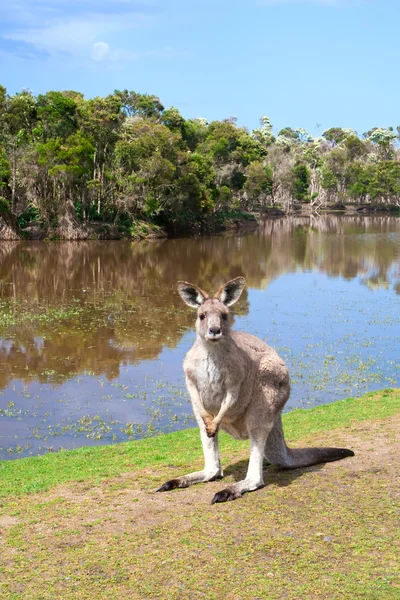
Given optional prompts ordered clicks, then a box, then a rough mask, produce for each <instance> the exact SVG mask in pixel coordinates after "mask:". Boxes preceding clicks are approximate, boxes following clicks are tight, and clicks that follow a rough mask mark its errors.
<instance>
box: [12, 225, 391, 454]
mask: <svg viewBox="0 0 400 600" xmlns="http://www.w3.org/2000/svg"><path fill="white" fill-rule="evenodd" d="M299 271H300V272H307V271H313V272H316V273H325V274H327V275H328V276H329V277H333V278H335V277H342V278H344V279H345V280H351V279H354V278H357V279H358V280H359V281H360V282H361V283H362V284H363V285H365V286H367V287H368V288H369V289H370V290H375V289H388V293H392V294H393V292H394V293H395V294H399V292H400V219H399V218H396V217H392V216H387V217H386V216H384V217H382V216H379V217H375V216H373V217H370V216H368V217H365V216H349V217H339V216H335V215H327V216H321V217H291V218H289V217H287V218H284V219H277V220H271V219H265V220H263V221H262V222H261V223H260V227H259V230H258V232H256V233H254V234H248V235H243V236H240V235H232V236H217V237H209V238H191V239H175V240H163V241H156V242H151V243H147V242H140V243H129V242H111V241H107V242H75V243H74V242H71V243H68V242H65V243H44V242H29V243H24V242H1V243H0V364H1V367H0V389H3V390H5V391H6V393H5V395H4V396H3V400H4V403H5V406H7V401H8V398H9V397H10V385H12V384H13V385H15V382H18V381H20V382H24V383H25V384H29V383H32V382H39V383H41V384H49V383H50V384H56V385H59V384H62V383H63V382H67V381H70V380H72V379H73V378H76V377H77V376H79V375H82V374H88V375H90V376H91V377H92V378H96V377H97V378H99V377H102V376H105V377H106V378H107V380H108V381H109V382H112V381H117V382H118V380H119V377H120V373H121V368H122V367H124V366H129V365H139V363H141V361H149V360H150V359H157V357H159V356H160V354H161V353H162V351H163V349H173V348H175V347H176V346H177V345H178V344H179V342H180V340H181V339H182V336H183V335H184V334H185V333H186V332H188V331H189V330H191V329H192V326H193V315H192V314H191V312H190V311H188V310H187V309H186V307H184V306H183V305H182V302H181V300H180V298H179V297H178V294H177V293H176V281H177V280H178V279H184V280H186V281H191V282H194V283H196V284H198V285H200V286H201V287H204V288H205V289H206V290H213V289H217V288H218V287H219V286H220V285H221V283H222V282H224V281H226V280H228V279H231V278H233V277H236V276H238V275H244V276H245V277H246V280H247V285H248V288H250V289H265V288H267V287H268V285H269V283H270V282H271V281H272V280H274V279H277V278H279V277H280V276H282V275H283V274H288V273H293V272H299ZM249 310H250V307H249V301H248V295H247V293H246V294H244V295H243V300H242V301H241V302H240V305H239V306H238V308H237V309H236V314H237V315H242V316H243V315H247V314H248V312H249ZM260 318H261V317H260ZM262 318H263V319H265V318H267V316H265V315H264V316H263V317H262ZM261 325H263V323H260V326H261ZM182 356H183V353H181V354H180V356H179V362H180V360H181V358H182ZM179 367H180V364H179V365H178V367H177V368H179ZM135 372H137V371H135ZM139 379H140V378H139ZM86 382H87V385H88V387H89V389H90V378H89V379H88V380H86ZM3 400H1V402H3ZM2 406H3V405H2V404H0V408H1V407H2ZM0 417H2V418H8V417H7V415H6V414H5V413H4V409H3V413H0ZM9 427H11V428H12V427H13V424H12V423H8V428H9ZM0 432H1V430H0ZM0 435H1V433H0ZM5 437H8V436H7V435H6V436H5ZM78 437H79V436H78ZM80 443H85V442H84V441H81V442H80ZM0 446H4V444H2V443H1V440H0Z"/></svg>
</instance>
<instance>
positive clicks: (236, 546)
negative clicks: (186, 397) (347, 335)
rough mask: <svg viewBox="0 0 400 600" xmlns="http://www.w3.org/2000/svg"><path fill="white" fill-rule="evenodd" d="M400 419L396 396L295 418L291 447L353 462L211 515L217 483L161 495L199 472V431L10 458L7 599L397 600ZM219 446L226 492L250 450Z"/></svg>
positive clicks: (3, 581)
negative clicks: (347, 453)
mask: <svg viewBox="0 0 400 600" xmlns="http://www.w3.org/2000/svg"><path fill="white" fill-rule="evenodd" d="M399 415H400V390H384V391H382V392H377V393H369V394H366V395H364V396H362V397H361V398H350V399H347V400H343V401H340V402H336V403H334V404H330V405H324V406H321V407H318V408H314V409H310V410H296V411H293V412H292V413H289V414H287V415H285V417H284V426H285V432H286V437H287V438H288V439H289V440H290V441H291V442H296V441H298V442H300V443H304V444H307V445H308V444H315V445H317V444H318V445H320V444H321V443H322V444H326V445H335V444H338V445H339V444H340V445H342V444H343V445H346V446H348V447H349V446H351V447H354V449H355V450H356V456H355V457H354V458H351V459H346V460H345V461H340V462H337V463H330V464H328V465H325V466H322V465H321V466H320V465H317V466H316V467H312V468H309V469H296V470H294V471H278V470H276V469H273V468H268V473H267V481H268V483H267V485H266V487H265V488H264V489H262V490H258V491H257V492H254V493H252V494H247V495H245V496H244V497H243V498H242V499H240V500H237V501H235V502H228V503H226V504H221V505H218V504H217V505H213V506H211V505H210V500H211V498H212V496H213V495H214V493H215V491H217V490H218V489H221V487H222V486H223V485H224V484H223V483H221V482H214V483H209V484H207V485H199V486H193V487H190V488H188V489H184V490H176V491H174V492H171V493H168V494H153V493H152V492H153V491H154V489H155V488H156V486H158V485H159V484H160V483H162V482H163V481H165V480H166V479H167V478H170V477H171V476H174V475H179V474H182V473H183V472H187V470H188V469H193V468H198V467H201V463H202V457H201V450H200V444H199V442H198V432H197V431H196V430H186V431H181V432H177V433H174V434H168V435H161V436H159V437H156V438H152V439H144V440H140V441H135V442H128V443H124V444H117V445H114V446H104V447H96V448H82V449H79V450H74V451H65V452H61V453H57V454H48V455H44V456H40V457H34V458H26V459H16V460H11V461H7V462H2V463H0V481H1V486H0V491H1V494H2V498H1V499H0V548H1V557H2V560H1V562H0V598H1V600H25V599H29V600H31V599H33V600H53V599H54V600H55V599H58V598H62V599H63V600H75V599H79V600H92V599H93V598H96V600H125V599H126V598H129V599H130V600H131V599H133V600H134V599H143V600H149V599H152V598H160V599H164V598H171V599H176V600H178V599H179V600H180V599H186V598H187V599H189V598H194V599H196V598H199V599H200V598H202V599H203V598H205V599H210V600H219V599H221V600H222V599H223V600H258V599H263V600H264V599H281V598H287V599H289V600H316V599H321V598H323V599H327V600H328V599H329V600H347V599H348V598H352V599H355V600H358V599H365V600H394V599H395V598H400V579H399V571H398V556H399V551H400V548H399V536H398V513H399V501H398V499H399V491H400V490H399V488H398V483H396V476H397V474H398V473H397V469H398V460H399V457H400V443H399V439H398V428H399V426H400V418H399ZM221 438H222V439H221V450H222V456H223V463H224V466H225V467H227V468H226V469H225V474H226V480H227V482H228V483H229V482H230V481H232V480H237V479H238V478H242V477H243V476H244V473H245V469H246V465H247V459H248V444H246V443H241V442H235V441H233V440H231V439H230V438H228V436H221ZM300 440H301V441H300ZM396 486H397V487H396ZM34 492H36V493H34Z"/></svg>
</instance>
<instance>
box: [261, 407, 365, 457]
mask: <svg viewBox="0 0 400 600" xmlns="http://www.w3.org/2000/svg"><path fill="white" fill-rule="evenodd" d="M347 456H354V452H353V451H352V450H348V449H347V448H288V447H287V445H286V442H285V439H284V437H283V430H282V420H281V417H280V416H279V417H278V419H277V420H276V422H275V424H274V426H273V428H272V430H271V432H270V434H269V436H268V439H267V443H266V445H265V458H266V459H267V460H268V462H270V463H271V464H272V465H276V466H278V467H282V468H284V469H296V468H298V467H310V466H312V465H317V464H319V463H325V462H332V461H334V460H341V459H342V458H346V457H347Z"/></svg>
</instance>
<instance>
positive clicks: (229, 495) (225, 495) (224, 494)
mask: <svg viewBox="0 0 400 600" xmlns="http://www.w3.org/2000/svg"><path fill="white" fill-rule="evenodd" d="M241 495H242V494H241V492H237V491H235V490H233V489H231V488H225V489H224V490H221V491H220V492H217V493H216V494H215V496H214V498H213V499H212V500H211V504H216V503H217V502H228V500H236V499H237V498H240V497H241Z"/></svg>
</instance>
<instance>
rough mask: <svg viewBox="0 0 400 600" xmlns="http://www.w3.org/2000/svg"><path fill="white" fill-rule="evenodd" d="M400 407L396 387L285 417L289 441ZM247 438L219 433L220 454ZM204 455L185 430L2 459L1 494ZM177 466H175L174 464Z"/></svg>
mask: <svg viewBox="0 0 400 600" xmlns="http://www.w3.org/2000/svg"><path fill="white" fill-rule="evenodd" d="M399 412H400V390H399V389H388V390H383V391H380V392H371V393H368V394H365V395H364V396H362V397H360V398H348V399H346V400H341V401H338V402H334V403H332V404H325V405H322V406H318V407H315V408H311V409H308V410H304V409H301V410H294V411H292V412H290V413H287V414H285V415H284V416H283V423H284V429H285V437H286V439H287V440H288V441H289V442H296V441H297V440H298V439H300V438H302V437H305V436H309V435H312V434H316V433H320V432H324V431H331V430H332V429H338V428H341V427H344V426H348V425H351V423H352V422H359V421H364V420H376V419H382V418H384V417H388V416H391V415H393V414H396V413H399ZM247 445H248V442H240V441H237V440H234V439H232V438H231V437H230V436H228V435H227V434H225V433H221V435H220V448H221V452H222V454H229V453H230V452H231V453H232V452H235V451H237V450H239V449H241V448H243V447H244V446H247ZM201 457H202V451H201V444H200V439H199V434H198V430H197V429H187V430H183V431H178V432H175V433H170V434H162V435H159V436H157V437H153V438H146V439H142V440H136V441H133V442H125V443H122V444H115V445H109V446H100V447H83V448H79V449H76V450H68V451H61V452H58V453H54V454H51V453H49V454H45V455H42V456H35V457H29V458H21V459H15V460H10V461H1V462H0V480H1V486H0V498H3V499H4V498H7V497H12V496H15V497H21V496H23V495H25V494H30V493H34V492H39V491H45V490H48V489H50V488H51V487H53V486H55V485H58V484H60V483H65V482H71V481H76V482H86V481H91V482H97V481H101V480H102V479H104V478H107V477H114V476H117V475H120V474H121V473H125V472H128V471H132V470H135V469H143V468H147V467H156V468H157V466H160V467H161V466H165V465H172V467H173V469H175V468H177V467H178V468H179V467H180V466H184V465H187V464H188V463H192V462H193V461H196V460H199V459H201ZM178 470H179V469H178Z"/></svg>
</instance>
